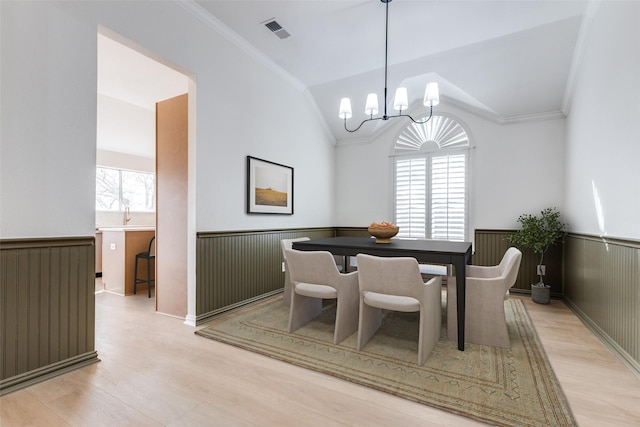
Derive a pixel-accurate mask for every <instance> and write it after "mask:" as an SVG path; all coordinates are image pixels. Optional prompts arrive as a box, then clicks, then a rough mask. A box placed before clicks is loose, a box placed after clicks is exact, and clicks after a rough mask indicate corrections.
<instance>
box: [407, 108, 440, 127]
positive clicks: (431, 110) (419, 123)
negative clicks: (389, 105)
mask: <svg viewBox="0 0 640 427" xmlns="http://www.w3.org/2000/svg"><path fill="white" fill-rule="evenodd" d="M432 116H433V106H430V107H429V117H427V118H426V119H424V120H422V121H417V120H415V119H414V118H413V117H411V116H410V115H408V114H406V115H404V116H403V117H409V118H410V119H411V121H412V122H413V123H415V124H417V125H422V124H425V123H427V122H428V121H429V120H431V117H432Z"/></svg>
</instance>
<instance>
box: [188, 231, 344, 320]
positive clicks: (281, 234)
mask: <svg viewBox="0 0 640 427" xmlns="http://www.w3.org/2000/svg"><path fill="white" fill-rule="evenodd" d="M304 236H306V237H309V238H310V239H320V238H323V237H333V236H335V229H334V228H309V229H290V230H267V231H238V232H201V233H198V235H197V243H196V324H201V323H203V322H206V321H207V320H209V319H210V318H211V317H212V316H215V315H216V314H219V313H221V312H224V311H227V310H229V309H232V308H235V307H238V306H241V305H244V304H246V303H248V302H251V301H254V300H256V299H260V298H264V297H265V296H269V295H273V294H276V293H278V292H281V291H282V287H283V283H284V273H283V272H282V261H283V260H282V251H281V250H280V240H281V239H294V238H297V237H304Z"/></svg>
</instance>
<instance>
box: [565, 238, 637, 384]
mask: <svg viewBox="0 0 640 427" xmlns="http://www.w3.org/2000/svg"><path fill="white" fill-rule="evenodd" d="M565 246H566V247H565V250H566V262H565V289H564V293H565V301H566V302H567V304H568V305H569V306H570V307H571V308H572V310H573V311H574V312H575V313H576V314H577V315H578V316H579V317H580V318H581V319H582V321H583V322H584V323H585V324H586V325H587V326H589V327H590V328H591V329H592V330H593V331H594V333H596V334H597V335H599V336H600V338H601V339H602V340H603V341H604V342H605V344H607V345H608V346H609V348H610V349H611V350H612V351H614V352H615V353H617V354H619V355H620V357H621V358H622V359H623V361H624V362H626V363H627V364H628V365H629V367H630V368H632V369H634V370H635V371H636V373H637V374H638V375H639V376H640V242H634V241H626V240H617V239H609V238H599V237H594V236H585V235H574V234H571V235H569V236H568V237H567V239H566V244H565Z"/></svg>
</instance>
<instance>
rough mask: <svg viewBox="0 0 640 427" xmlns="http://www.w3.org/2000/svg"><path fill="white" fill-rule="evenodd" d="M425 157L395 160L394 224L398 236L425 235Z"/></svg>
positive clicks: (418, 236)
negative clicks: (397, 230) (397, 228)
mask: <svg viewBox="0 0 640 427" xmlns="http://www.w3.org/2000/svg"><path fill="white" fill-rule="evenodd" d="M426 176H427V159H426V158H425V157H421V158H411V159H398V160H397V161H396V225H397V226H399V227H400V231H399V233H398V237H416V238H425V237H426V220H427V209H426V206H427V205H426V200H427V185H426V179H425V178H426Z"/></svg>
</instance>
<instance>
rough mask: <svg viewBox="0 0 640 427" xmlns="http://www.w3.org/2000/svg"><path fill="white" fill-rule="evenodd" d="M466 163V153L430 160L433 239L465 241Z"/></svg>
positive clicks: (436, 157)
mask: <svg viewBox="0 0 640 427" xmlns="http://www.w3.org/2000/svg"><path fill="white" fill-rule="evenodd" d="M466 163H467V156H466V154H465V153H462V154H450V155H443V156H433V157H432V158H431V238H432V239H442V240H456V241H464V240H465V229H466V227H465V225H466V212H465V206H466V203H465V201H466V191H465V190H466V169H467V167H466ZM401 229H402V228H401Z"/></svg>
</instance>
